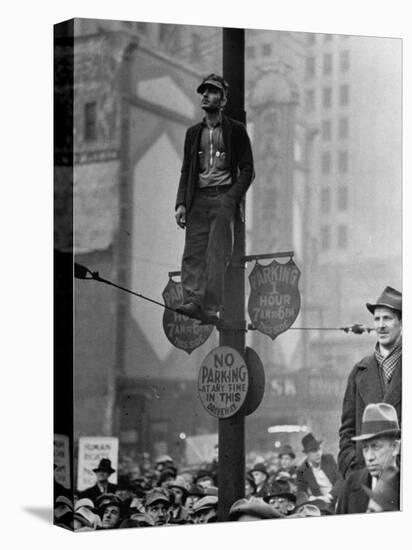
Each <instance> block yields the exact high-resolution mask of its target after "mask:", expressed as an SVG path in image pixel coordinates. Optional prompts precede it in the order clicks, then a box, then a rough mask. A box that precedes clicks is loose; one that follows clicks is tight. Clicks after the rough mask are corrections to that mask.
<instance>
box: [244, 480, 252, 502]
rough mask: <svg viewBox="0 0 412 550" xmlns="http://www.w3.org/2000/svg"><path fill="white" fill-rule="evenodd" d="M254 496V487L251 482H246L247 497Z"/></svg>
mask: <svg viewBox="0 0 412 550" xmlns="http://www.w3.org/2000/svg"><path fill="white" fill-rule="evenodd" d="M252 495H253V486H252V485H251V484H250V483H249V481H248V480H247V479H246V480H245V497H246V498H249V497H250V496H252Z"/></svg>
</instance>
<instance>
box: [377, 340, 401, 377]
mask: <svg viewBox="0 0 412 550" xmlns="http://www.w3.org/2000/svg"><path fill="white" fill-rule="evenodd" d="M401 355H402V341H399V342H398V344H396V346H395V347H394V348H393V350H392V351H391V352H390V354H389V355H387V356H386V357H385V356H384V355H382V354H381V352H380V348H379V344H378V343H377V344H376V348H375V357H376V360H377V362H378V365H379V367H380V368H381V369H382V371H383V374H384V376H385V379H386V381H387V382H388V383H389V382H390V381H391V378H392V375H393V371H394V370H395V367H396V365H397V364H398V361H399V358H400V356H401Z"/></svg>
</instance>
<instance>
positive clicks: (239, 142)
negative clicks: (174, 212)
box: [176, 115, 254, 213]
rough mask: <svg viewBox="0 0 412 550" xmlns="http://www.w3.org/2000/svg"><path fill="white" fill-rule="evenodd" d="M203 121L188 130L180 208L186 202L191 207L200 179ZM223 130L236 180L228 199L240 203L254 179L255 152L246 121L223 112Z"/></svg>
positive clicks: (188, 207) (231, 169)
mask: <svg viewBox="0 0 412 550" xmlns="http://www.w3.org/2000/svg"><path fill="white" fill-rule="evenodd" d="M202 128H203V124H202V123H201V122H199V123H198V124H195V125H194V126H191V127H190V128H189V129H188V130H187V132H186V138H185V145H184V155H183V165H182V172H181V176H180V181H179V187H178V190H177V197H176V208H177V207H178V206H179V205H180V204H183V205H184V206H185V207H186V213H188V212H189V211H190V208H191V206H192V202H193V195H194V192H195V189H196V187H197V184H198V179H199V151H200V137H201V134H202ZM222 134H223V142H224V144H225V149H226V157H227V161H228V165H229V166H230V171H231V176H232V184H231V186H230V189H229V191H228V192H227V193H226V195H225V200H227V201H233V202H234V203H235V204H240V202H241V200H242V198H243V197H244V195H245V193H246V191H247V189H248V187H249V185H250V184H251V182H252V179H253V176H254V172H253V155H252V148H251V145H250V140H249V137H248V135H247V132H246V128H245V126H244V124H242V123H241V122H238V121H237V120H233V119H232V118H229V117H227V116H224V115H222Z"/></svg>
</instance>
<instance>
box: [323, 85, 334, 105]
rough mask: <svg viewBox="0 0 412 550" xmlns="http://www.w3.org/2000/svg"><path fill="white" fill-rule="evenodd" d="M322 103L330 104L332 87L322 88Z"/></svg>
mask: <svg viewBox="0 0 412 550" xmlns="http://www.w3.org/2000/svg"><path fill="white" fill-rule="evenodd" d="M322 104H323V106H324V107H330V106H331V105H332V88H323V96H322Z"/></svg>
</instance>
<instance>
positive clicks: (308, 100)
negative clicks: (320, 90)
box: [305, 90, 315, 113]
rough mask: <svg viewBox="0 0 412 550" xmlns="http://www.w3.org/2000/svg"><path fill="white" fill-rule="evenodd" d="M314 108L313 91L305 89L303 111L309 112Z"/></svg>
mask: <svg viewBox="0 0 412 550" xmlns="http://www.w3.org/2000/svg"><path fill="white" fill-rule="evenodd" d="M314 108H315V91H314V90H306V92H305V111H306V112H307V113H309V112H310V111H313V110H314Z"/></svg>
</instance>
